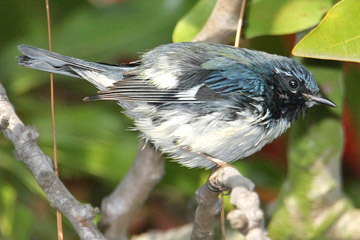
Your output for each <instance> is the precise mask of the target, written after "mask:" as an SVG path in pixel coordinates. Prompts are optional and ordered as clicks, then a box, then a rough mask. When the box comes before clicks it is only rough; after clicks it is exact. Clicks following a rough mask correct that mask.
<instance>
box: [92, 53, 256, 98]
mask: <svg viewBox="0 0 360 240" xmlns="http://www.w3.org/2000/svg"><path fill="white" fill-rule="evenodd" d="M192 60H193V59H192ZM162 64H165V66H163V65H160V66H157V65H155V66H154V65H152V66H151V67H148V68H141V67H142V65H140V67H139V68H138V69H137V70H134V71H131V72H128V73H124V77H125V78H124V79H123V80H121V81H118V82H116V83H114V85H113V86H111V87H108V89H106V90H104V91H99V92H98V95H95V96H91V97H88V98H86V99H85V100H116V101H138V102H152V103H170V102H173V103H203V102H207V101H216V100H222V99H228V98H229V95H232V94H235V93H236V92H241V91H243V90H244V89H245V88H246V87H248V86H246V84H245V85H244V84H242V82H244V81H243V79H242V78H244V77H247V75H248V73H247V71H249V70H246V69H245V68H244V67H243V66H241V64H240V65H239V64H238V63H237V62H236V61H235V60H233V59H228V58H224V57H221V56H220V57H218V58H213V59H212V60H210V61H202V62H201V61H198V62H194V61H193V62H192V65H191V66H188V67H186V66H184V64H187V62H185V63H184V64H182V65H181V66H180V64H178V66H175V65H176V62H175V63H174V65H166V64H167V63H166V62H165V63H162ZM179 66H180V69H179ZM165 69H166V70H165ZM251 89H252V90H253V87H251Z"/></svg>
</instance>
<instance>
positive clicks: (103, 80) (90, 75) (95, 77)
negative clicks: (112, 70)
mask: <svg viewBox="0 0 360 240" xmlns="http://www.w3.org/2000/svg"><path fill="white" fill-rule="evenodd" d="M71 69H72V70H73V71H75V72H76V73H77V74H79V75H80V76H81V77H82V78H84V79H86V80H87V81H89V82H90V83H92V84H94V85H95V86H96V87H97V88H98V89H99V90H106V89H107V87H110V86H112V85H113V84H114V83H115V82H116V80H114V79H111V78H109V77H107V76H105V75H104V74H101V73H98V72H94V71H89V70H80V69H77V68H71Z"/></svg>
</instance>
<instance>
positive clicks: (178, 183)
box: [0, 0, 360, 240]
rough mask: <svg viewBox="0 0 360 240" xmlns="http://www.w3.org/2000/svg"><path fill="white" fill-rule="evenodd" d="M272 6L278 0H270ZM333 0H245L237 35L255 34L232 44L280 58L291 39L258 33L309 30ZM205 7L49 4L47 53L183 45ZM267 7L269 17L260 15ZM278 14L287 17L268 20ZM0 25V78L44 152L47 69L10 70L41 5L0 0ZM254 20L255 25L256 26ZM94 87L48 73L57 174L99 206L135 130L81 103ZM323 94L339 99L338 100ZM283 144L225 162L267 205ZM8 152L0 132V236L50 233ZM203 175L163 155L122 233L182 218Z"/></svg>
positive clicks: (355, 73) (131, 150)
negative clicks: (160, 172) (159, 171)
mask: <svg viewBox="0 0 360 240" xmlns="http://www.w3.org/2000/svg"><path fill="white" fill-rule="evenodd" d="M275 2H276V3H277V4H280V1H275ZM333 2H334V1H328V0H327V1H321V2H320V1H290V0H287V1H281V3H283V4H285V3H287V4H288V5H287V6H288V7H289V8H290V9H291V10H289V8H286V7H282V8H280V7H279V5H274V6H276V7H274V8H271V9H269V10H267V9H265V8H264V6H267V5H268V3H267V1H253V2H252V1H249V5H248V9H247V11H248V14H249V19H248V28H247V29H245V33H246V32H247V33H246V34H248V36H250V37H254V36H260V35H261V36H260V37H256V38H252V39H251V40H247V41H243V43H242V44H243V46H245V47H248V48H252V49H258V50H263V51H267V52H270V53H276V54H280V55H290V49H291V47H292V45H293V40H294V37H293V36H290V35H288V36H264V35H272V34H284V33H292V32H296V31H299V30H303V29H306V28H308V27H311V26H314V25H315V24H317V23H318V21H320V18H321V15H322V14H323V13H325V12H326V11H327V10H328V9H329V8H330V7H331V5H332V3H333ZM214 4H215V1H214V0H200V1H193V0H152V1H148V0H132V1H125V0H124V1H119V2H118V3H114V4H113V5H104V6H102V7H98V6H94V5H91V4H90V2H87V1H72V0H52V1H50V9H51V16H52V36H53V50H54V51H56V52H59V53H62V54H67V55H71V56H74V57H78V58H84V59H87V60H90V61H92V60H93V61H99V62H109V63H115V62H120V61H125V62H126V61H131V60H134V59H136V58H137V56H138V53H141V52H144V51H146V50H147V49H151V48H153V47H155V46H158V45H160V44H163V43H169V42H171V41H172V38H173V39H174V40H176V41H190V40H191V38H192V36H194V35H195V34H196V33H197V31H198V30H199V29H200V28H201V27H202V25H203V24H204V23H205V21H206V18H207V16H208V15H209V14H210V13H211V9H212V6H213V5H214ZM259 4H264V5H259ZM291 6H292V7H291ZM294 6H297V7H294ZM277 7H278V8H279V9H276V8H277ZM303 8H306V10H305V12H307V13H309V14H305V15H306V16H303V15H304V14H303V15H301V13H304V9H303ZM286 9H287V10H286ZM270 10H271V11H270ZM276 10H279V12H277V11H276ZM285 10H286V11H285ZM258 11H261V12H258ZM264 11H266V13H264ZM268 11H270V12H271V14H267V12H268ZM287 11H291V13H289V12H287ZM310 13H311V14H310ZM254 14H255V15H254ZM256 14H260V15H261V16H264V17H265V16H266V17H267V18H266V20H264V19H257V18H256V17H254V16H256ZM284 14H285V15H284ZM300 15H301V21H299V22H297V21H296V23H299V25H294V28H292V29H289V28H287V30H286V31H283V32H281V31H280V30H281V29H282V28H285V24H288V23H289V22H293V23H294V21H295V20H294V19H295V17H296V18H298V16H300ZM278 16H282V17H283V18H282V19H284V18H285V17H286V18H291V19H290V20H288V19H286V20H281V21H278V20H276V19H278ZM292 17H294V18H292ZM264 21H265V22H266V24H264ZM0 22H1V28H0V65H1V66H2V67H1V68H0V77H1V79H0V81H1V83H2V84H3V85H4V86H5V88H6V89H7V91H8V95H9V97H10V100H11V101H12V103H13V104H14V106H15V108H16V110H17V113H18V114H19V116H20V118H21V119H22V120H23V121H24V123H25V124H28V125H35V126H36V127H37V128H38V130H39V132H40V134H41V135H40V139H39V144H40V147H41V148H42V149H43V151H44V152H45V153H47V154H48V155H49V156H52V130H51V120H50V103H49V80H48V74H46V73H43V72H40V71H35V70H30V69H25V68H23V67H20V66H18V65H17V63H16V58H15V57H16V56H17V55H18V51H17V49H16V46H17V45H18V44H29V45H34V46H37V47H43V48H46V47H47V32H46V31H47V29H46V14H45V6H44V5H43V3H42V2H34V1H20V0H13V1H2V2H1V7H0ZM275 23H276V24H275ZM261 24H264V26H260V25H261ZM282 24H283V25H282ZM175 25H176V28H175ZM300 25H301V26H300ZM270 26H272V27H270ZM260 27H263V28H260ZM295 27H296V28H295ZM174 28H175V30H174ZM257 28H258V29H257ZM173 30H174V32H173ZM314 71H316V69H314ZM347 73H348V74H347V75H346V79H347V80H346V84H345V86H346V92H347V93H346V98H347V102H348V104H349V106H350V108H349V111H348V113H349V114H350V115H351V118H352V119H356V120H359V119H360V110H359V107H358V103H359V101H360V100H359V99H358V98H359V94H358V92H359V87H358V86H359V84H358V79H359V77H360V72H359V68H358V66H357V65H352V67H351V69H350V70H348V71H347ZM317 74H318V75H317V76H319V77H320V79H324V77H326V76H328V75H326V74H332V73H331V71H329V72H328V73H326V72H320V73H317ZM95 92H96V90H95V89H94V88H93V87H92V86H90V84H88V83H85V82H84V81H82V80H79V79H70V78H69V77H63V76H58V75H56V76H55V97H56V105H55V113H56V127H57V138H58V154H59V161H60V163H59V164H60V175H61V178H62V179H63V181H64V182H65V184H66V186H67V187H68V188H69V189H70V191H71V192H72V193H73V194H74V195H75V196H76V197H77V198H78V199H79V200H80V201H84V202H89V203H91V204H92V205H93V206H100V203H101V199H102V198H103V197H104V196H106V195H107V194H109V193H110V192H111V191H112V189H113V188H114V187H115V186H116V185H117V184H118V182H119V181H120V180H121V178H122V177H123V176H124V174H125V173H126V171H127V170H128V168H129V167H130V165H131V162H132V159H133V158H134V156H135V154H136V150H137V147H138V137H137V133H136V132H134V131H130V130H129V129H130V128H131V126H132V122H131V120H130V119H128V118H127V117H125V116H124V115H123V114H120V111H121V109H120V108H119V107H118V106H117V105H116V104H115V103H113V102H86V103H83V102H82V101H81V99H82V98H83V97H85V96H88V95H92V94H94V93H95ZM331 97H333V98H334V100H335V102H337V103H338V102H339V97H340V96H331ZM314 111H316V110H314ZM357 123H358V121H357V122H356V124H355V126H356V127H357V132H356V134H360V131H359V129H360V128H359V127H358V124H357ZM357 136H359V135H357ZM356 139H358V138H356ZM286 147H287V144H286V138H281V139H279V140H277V141H275V142H274V143H273V144H271V145H269V146H267V147H265V149H264V150H263V151H262V152H260V153H258V154H256V155H255V156H252V157H251V158H250V160H249V161H247V160H243V161H238V162H236V163H235V164H234V165H235V166H236V167H237V168H238V169H239V170H240V171H241V172H242V173H243V174H244V175H245V176H248V177H250V178H251V179H252V180H253V181H254V182H255V184H256V185H257V191H258V192H259V193H260V196H261V198H262V200H263V201H264V204H268V203H271V202H272V201H273V200H274V199H275V198H276V195H277V193H278V191H279V189H280V188H281V185H282V183H283V181H284V180H285V177H286V156H285V152H286ZM12 150H13V147H12V145H11V144H10V143H9V142H8V141H7V140H6V139H4V138H3V137H0V239H9V240H12V239H16V240H18V239H20V240H21V239H39V240H41V239H55V238H56V231H55V229H56V223H55V221H56V218H55V211H54V210H53V209H51V207H49V206H48V203H47V201H46V199H44V195H43V193H42V192H41V190H40V189H39V187H38V186H37V184H36V182H35V181H34V180H33V178H32V175H31V174H30V173H29V171H28V170H27V169H26V167H25V166H24V165H23V164H22V163H21V162H18V161H15V160H14V156H13V152H12ZM306 151H308V150H306ZM309 151H310V150H309ZM358 156H359V155H357V156H356V157H357V159H355V160H354V159H352V160H349V161H351V162H352V163H354V162H356V161H357V164H358V162H359V158H358ZM354 164H355V165H354V166H357V167H358V166H359V165H356V163H354ZM354 169H356V167H353V168H351V171H354ZM358 169H359V168H358ZM359 171H360V169H359ZM352 173H356V172H355V171H354V172H352ZM208 174H209V172H208V171H204V170H198V169H191V170H190V169H186V168H184V167H180V166H179V165H178V164H176V163H173V162H170V161H169V162H168V163H167V164H166V174H165V176H164V179H163V181H162V182H161V183H160V184H159V186H158V187H157V188H156V189H155V192H154V194H153V195H152V196H151V197H150V200H149V201H148V203H147V205H146V206H145V207H144V208H143V210H142V211H141V213H140V214H139V216H137V217H136V219H135V220H134V224H133V225H134V226H133V227H132V228H131V229H132V230H131V231H132V232H139V231H146V230H148V228H149V227H153V228H164V226H163V225H161V223H162V222H164V221H161V219H163V218H161V217H158V218H156V216H159V215H161V214H163V215H166V214H167V215H166V216H167V219H168V220H167V223H169V222H170V220H169V219H171V222H172V223H173V224H175V225H176V224H179V223H183V222H188V221H191V220H192V214H193V209H194V204H193V203H194V199H193V193H194V191H195V190H196V189H197V188H198V187H199V186H200V185H201V184H202V183H203V182H204V181H205V179H206V178H207V176H208ZM356 179H357V180H358V178H355V177H352V178H347V179H345V180H346V182H345V186H351V187H348V188H347V189H348V190H349V191H348V192H349V194H351V196H353V198H354V202H355V203H358V204H359V202H360V196H359V192H358V191H357V190H358V189H359V187H360V186H359V181H356ZM346 183H351V184H349V185H347V184H346ZM159 199H160V200H159ZM161 199H165V200H164V201H161ZM163 202H166V204H165V207H164V205H162V208H159V207H157V208H156V206H157V205H158V204H159V203H163ZM166 206H167V207H166ZM227 207H228V208H230V206H227ZM150 208H153V209H156V211H157V213H158V214H151V210H149V209H150ZM163 208H165V209H176V211H177V212H176V213H177V214H178V215H171V214H175V213H171V214H170V213H166V214H165V213H161V211H165V210H164V209H163ZM159 209H161V211H160V210H159ZM153 211H154V210H153ZM170 212H171V211H170ZM169 216H170V217H169ZM174 219H178V221H174ZM36 222H42V223H44V224H41V225H39V224H36ZM156 223H158V225H156ZM165 225H166V224H165ZM168 225H169V224H167V225H166V226H168ZM64 231H65V237H66V239H77V238H76V234H75V233H74V231H73V229H72V227H71V226H70V225H69V223H68V222H67V221H66V220H65V228H64Z"/></svg>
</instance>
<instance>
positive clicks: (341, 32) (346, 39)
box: [293, 0, 360, 62]
mask: <svg viewBox="0 0 360 240" xmlns="http://www.w3.org/2000/svg"><path fill="white" fill-rule="evenodd" d="M359 14H360V1H358V0H343V1H341V2H339V3H338V4H336V5H335V6H334V7H333V8H332V9H331V10H330V11H329V12H328V14H327V15H326V16H325V18H324V19H323V20H322V21H321V23H320V24H319V26H318V27H316V28H315V29H314V30H313V31H311V32H310V33H309V34H307V35H306V36H305V37H304V38H303V39H302V40H301V41H300V42H299V43H298V44H297V45H296V46H295V48H294V50H293V54H294V55H296V56H303V57H311V58H320V59H331V60H341V61H354V62H360V17H359Z"/></svg>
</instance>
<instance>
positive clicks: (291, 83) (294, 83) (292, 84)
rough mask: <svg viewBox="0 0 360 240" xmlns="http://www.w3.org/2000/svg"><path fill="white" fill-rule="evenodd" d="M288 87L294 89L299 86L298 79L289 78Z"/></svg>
mask: <svg viewBox="0 0 360 240" xmlns="http://www.w3.org/2000/svg"><path fill="white" fill-rule="evenodd" d="M289 87H290V88H291V89H294V90H296V89H297V88H298V87H299V81H298V80H296V79H291V80H290V81H289Z"/></svg>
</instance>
